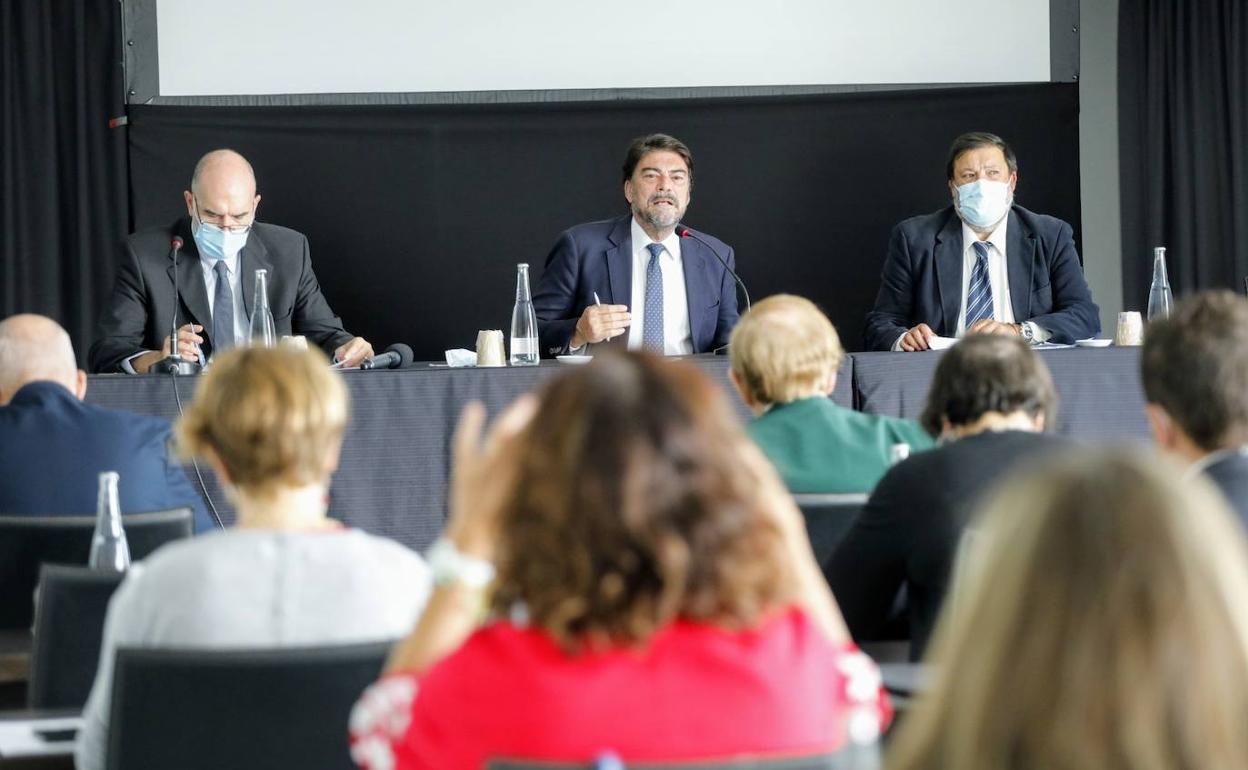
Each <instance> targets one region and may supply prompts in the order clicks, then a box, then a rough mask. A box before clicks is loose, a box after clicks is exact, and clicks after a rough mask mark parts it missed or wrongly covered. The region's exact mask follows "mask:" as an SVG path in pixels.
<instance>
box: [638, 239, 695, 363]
mask: <svg viewBox="0 0 1248 770" xmlns="http://www.w3.org/2000/svg"><path fill="white" fill-rule="evenodd" d="M631 225H632V242H633V297H632V304H631V305H630V306H629V308H628V309H629V312H630V313H631V314H632V316H633V321H632V324H631V325H630V326H629V328H628V349H629V350H639V349H641V341H642V339H643V337H642V335H643V334H644V333H645V328H644V327H645V323H646V268H647V267H648V266H649V264H650V250H649V249H648V248H646V247H647V246H649V245H650V244H651V243H653V242H654V241H652V240H651V239H650V236H649V235H646V231H645V230H643V229H641V225H639V224H637V218H636V217H634V218H633V220H632V223H631ZM659 242H660V243H662V244H663V254H662V255H660V256H659V268H660V269H661V270H662V271H663V353H664V354H665V355H669V356H679V355H688V354H689V353H692V352H693V334H692V332H691V330H690V328H689V301H688V299H687V298H686V296H685V269H684V262H683V261H682V260H681V256H680V237H679V236H677V235H676V233H675V232H673V233H671V234H670V235H668V236H667V237H666V238H664V239H663V240H662V241H659Z"/></svg>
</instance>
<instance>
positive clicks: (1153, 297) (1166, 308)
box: [1148, 246, 1174, 321]
mask: <svg viewBox="0 0 1248 770" xmlns="http://www.w3.org/2000/svg"><path fill="white" fill-rule="evenodd" d="M1173 309H1174V295H1173V294H1172V293H1171V292H1170V279H1169V278H1168V277H1167V276H1166V247H1165V246H1158V247H1157V248H1155V249H1153V285H1152V286H1150V287H1149V289H1148V320H1150V321H1152V320H1154V319H1158V318H1169V317H1170V311H1171V310H1173Z"/></svg>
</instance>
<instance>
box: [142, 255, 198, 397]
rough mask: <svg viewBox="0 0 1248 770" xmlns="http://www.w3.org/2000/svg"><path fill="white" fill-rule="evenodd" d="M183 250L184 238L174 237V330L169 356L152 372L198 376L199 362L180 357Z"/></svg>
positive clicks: (154, 367)
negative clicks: (179, 285) (179, 322)
mask: <svg viewBox="0 0 1248 770" xmlns="http://www.w3.org/2000/svg"><path fill="white" fill-rule="evenodd" d="M181 250H182V238H180V237H179V236H176V235H175V236H173V238H172V239H171V240H170V241H169V261H171V262H173V312H172V313H171V314H170V316H171V318H172V320H171V321H170V323H171V324H172V328H171V329H170V330H169V355H168V356H166V357H165V358H163V359H161V360H159V361H157V362H156V363H154V364H152V369H151V370H152V371H154V372H160V373H162V374H182V375H190V374H198V373H199V369H200V366H199V362H197V361H185V360H183V358H182V356H180V355H178V252H179V251H181Z"/></svg>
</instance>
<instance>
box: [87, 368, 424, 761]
mask: <svg viewBox="0 0 1248 770" xmlns="http://www.w3.org/2000/svg"><path fill="white" fill-rule="evenodd" d="M347 414H348V403H347V392H346V388H345V386H344V385H343V383H342V379H341V377H340V376H339V375H338V374H337V373H335V372H333V371H331V370H330V368H329V360H328V359H327V358H326V357H325V355H324V354H323V353H321V352H320V351H319V350H307V351H298V350H293V349H286V348H270V349H265V348H241V349H235V350H230V351H228V352H226V353H223V354H221V355H219V356H218V357H217V358H216V359H215V360H214V363H213V366H212V369H211V370H210V371H209V373H208V374H207V375H205V377H204V379H203V381H202V382H201V383H200V386H199V390H198V392H197V393H196V394H195V401H194V403H193V404H191V406H190V408H189V410H188V411H187V413H186V416H185V417H184V418H183V419H182V421H181V422H180V423H179V424H178V440H179V443H180V445H181V449H182V451H183V452H185V453H186V454H187V455H191V456H197V457H200V458H203V459H204V460H206V461H207V462H208V463H209V464H210V465H211V466H212V467H213V468H214V469H215V470H216V472H217V476H218V477H219V478H220V479H221V480H222V481H223V482H225V484H226V487H227V490H229V492H230V494H231V497H232V498H233V500H234V503H235V506H236V508H237V511H238V518H237V521H236V522H235V524H234V527H233V529H231V530H227V531H225V532H217V533H213V534H211V535H205V536H203V537H199V538H195V539H194V540H188V541H184V542H181V543H177V544H173V545H170V546H167V547H165V548H162V549H160V550H159V551H157V552H156V553H154V554H152V555H151V556H150V557H148V558H147V559H146V560H145V561H144V563H143V564H136V565H135V566H134V567H133V568H131V570H130V574H129V575H128V576H127V577H126V580H125V582H124V583H122V585H121V587H120V588H119V589H118V590H117V594H116V595H115V596H114V597H113V600H112V602H111V604H110V605H109V610H108V619H107V621H106V622H105V627H104V639H103V644H102V648H101V651H100V666H99V670H98V673H97V674H96V679H95V685H94V687H93V688H92V690H91V696H90V698H89V699H88V700H87V705H86V708H85V710H84V715H83V716H84V725H83V731H82V735H81V738H80V740H79V744H78V750H77V755H78V756H77V762H78V767H79V768H80V770H95V768H99V767H103V765H104V754H105V747H106V746H107V740H108V711H109V703H110V700H111V690H112V669H113V657H114V654H115V651H116V649H117V648H118V647H122V646H124V647H195V648H200V649H204V648H209V649H210V648H228V647H245V648H257V647H283V646H307V645H317V644H339V643H341V644H349V643H354V642H365V641H374V640H375V641H381V640H386V639H394V638H397V637H399V636H400V635H402V634H404V633H405V632H407V631H408V630H409V629H410V628H411V626H412V624H413V623H414V622H415V620H416V617H417V615H418V614H419V613H420V610H421V607H422V606H423V605H424V602H425V599H426V597H427V596H428V594H429V582H430V579H429V571H428V569H427V567H426V566H425V564H424V562H423V560H421V558H420V557H419V556H418V555H416V554H415V553H414V552H412V551H410V550H408V549H407V548H404V547H403V546H401V545H399V544H398V543H395V542H392V541H390V540H386V539H383V538H379V537H373V536H372V535H368V534H365V533H363V532H360V531H358V530H352V529H348V528H346V527H343V526H342V525H340V524H338V523H337V522H335V521H333V520H332V519H330V518H329V517H328V512H327V510H326V504H327V499H328V490H329V479H330V474H332V473H333V471H334V468H335V467H336V466H337V464H338V450H339V448H340V447H341V445H342V435H343V431H344V429H345V428H346V424H347ZM326 729H342V728H341V727H340V726H336V725H326Z"/></svg>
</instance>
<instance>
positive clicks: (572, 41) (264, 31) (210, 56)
mask: <svg viewBox="0 0 1248 770" xmlns="http://www.w3.org/2000/svg"><path fill="white" fill-rule="evenodd" d="M127 1H128V2H133V0H127ZM1056 1H1057V0H1055V2H1056ZM155 9H156V22H157V23H156V40H157V41H158V51H159V54H158V55H159V92H158V93H159V95H160V96H218V95H233V94H326V93H394V92H406V93H411V92H446V91H451V92H458V91H513V90H562V89H649V88H705V87H741V86H745V87H750V86H804V85H826V84H837V85H878V84H937V83H940V84H958V83H987V82H993V83H1019V82H1048V81H1049V80H1050V77H1051V60H1050V8H1049V0H1008V2H1002V1H1001V0H956V1H953V0H852V1H851V0H771V1H770V2H767V3H761V2H757V0H750V1H749V2H746V1H744V0H669V2H666V3H663V4H660V5H654V6H643V5H636V6H627V5H623V4H614V3H611V4H608V3H602V2H593V1H592V0H511V1H510V2H506V1H504V0H458V1H457V2H429V1H428V0H354V1H353V2H351V3H342V2H338V0H332V1H331V0H263V1H259V2H258V1H257V0H215V2H212V3H201V2H192V0H156V5H155Z"/></svg>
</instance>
